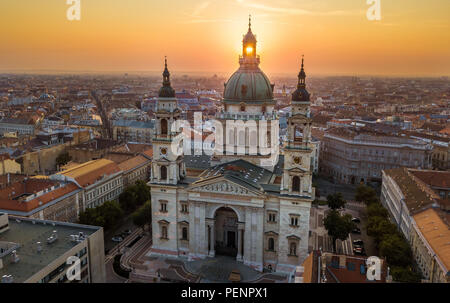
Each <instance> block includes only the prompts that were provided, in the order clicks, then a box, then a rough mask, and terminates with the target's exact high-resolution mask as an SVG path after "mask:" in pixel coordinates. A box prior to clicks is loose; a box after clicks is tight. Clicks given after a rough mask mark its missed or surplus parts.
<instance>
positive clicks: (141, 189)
mask: <svg viewBox="0 0 450 303" xmlns="http://www.w3.org/2000/svg"><path fill="white" fill-rule="evenodd" d="M133 190H134V192H135V193H136V197H137V203H138V205H139V206H140V205H144V203H146V202H147V201H149V200H150V199H151V193H150V187H148V186H147V184H146V183H145V182H144V181H142V180H138V181H136V184H135V185H134V186H133Z"/></svg>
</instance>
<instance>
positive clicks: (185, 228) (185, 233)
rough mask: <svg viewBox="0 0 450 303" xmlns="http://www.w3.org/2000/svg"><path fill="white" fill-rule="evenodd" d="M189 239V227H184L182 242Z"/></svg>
mask: <svg viewBox="0 0 450 303" xmlns="http://www.w3.org/2000/svg"><path fill="white" fill-rule="evenodd" d="M187 239H188V229H187V227H183V229H182V230H181V240H187Z"/></svg>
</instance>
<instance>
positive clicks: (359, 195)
mask: <svg viewBox="0 0 450 303" xmlns="http://www.w3.org/2000/svg"><path fill="white" fill-rule="evenodd" d="M355 200H356V201H358V202H364V203H366V204H367V205H369V204H371V203H376V202H379V200H378V197H377V193H376V192H375V190H374V189H373V188H372V187H370V186H366V185H364V184H361V185H359V186H358V187H357V188H356V195H355Z"/></svg>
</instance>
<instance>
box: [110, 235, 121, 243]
mask: <svg viewBox="0 0 450 303" xmlns="http://www.w3.org/2000/svg"><path fill="white" fill-rule="evenodd" d="M111 240H112V241H113V242H122V241H123V238H122V237H120V236H115V237H112V239H111Z"/></svg>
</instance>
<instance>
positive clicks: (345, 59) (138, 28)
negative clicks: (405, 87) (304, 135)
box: [0, 0, 450, 76]
mask: <svg viewBox="0 0 450 303" xmlns="http://www.w3.org/2000/svg"><path fill="white" fill-rule="evenodd" d="M380 1H381V14H382V20H381V21H369V20H367V18H366V11H367V9H368V7H369V6H368V5H367V4H366V0H339V1H336V0H277V1H269V0H226V1H224V0H220V1H219V0H217V1H214V0H206V1H202V0H200V1H194V0H164V1H150V0H127V1H125V0H81V20H80V21H68V20H67V18H66V10H67V8H68V5H67V4H66V0H39V1H36V0H1V1H0V38H1V43H0V72H5V71H42V70H48V71H80V72H81V71H83V72H86V71H88V72H95V71H99V72H135V71H136V72H143V71H160V70H161V69H162V65H163V63H162V62H163V58H164V55H167V56H168V58H169V64H170V68H171V70H172V71H174V72H208V73H213V72H223V73H226V74H229V73H231V72H232V71H233V70H234V69H236V68H237V67H238V63H237V57H238V55H239V52H240V49H241V40H242V35H243V34H245V32H246V30H247V23H248V14H252V16H253V17H252V19H253V21H252V24H253V26H252V28H253V32H254V33H255V34H256V35H257V38H258V52H259V54H260V55H261V61H262V63H261V67H262V68H263V69H264V71H265V72H266V73H268V74H269V75H270V74H272V75H274V74H288V75H289V74H294V75H296V74H297V72H298V66H299V60H300V56H301V54H303V53H304V54H305V58H306V63H307V70H308V73H309V74H311V75H322V74H334V75H336V74H352V75H368V74H372V75H410V76H416V75H430V76H441V75H450V21H449V18H448V12H449V11H450V1H448V0H427V1H420V0H380Z"/></svg>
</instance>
